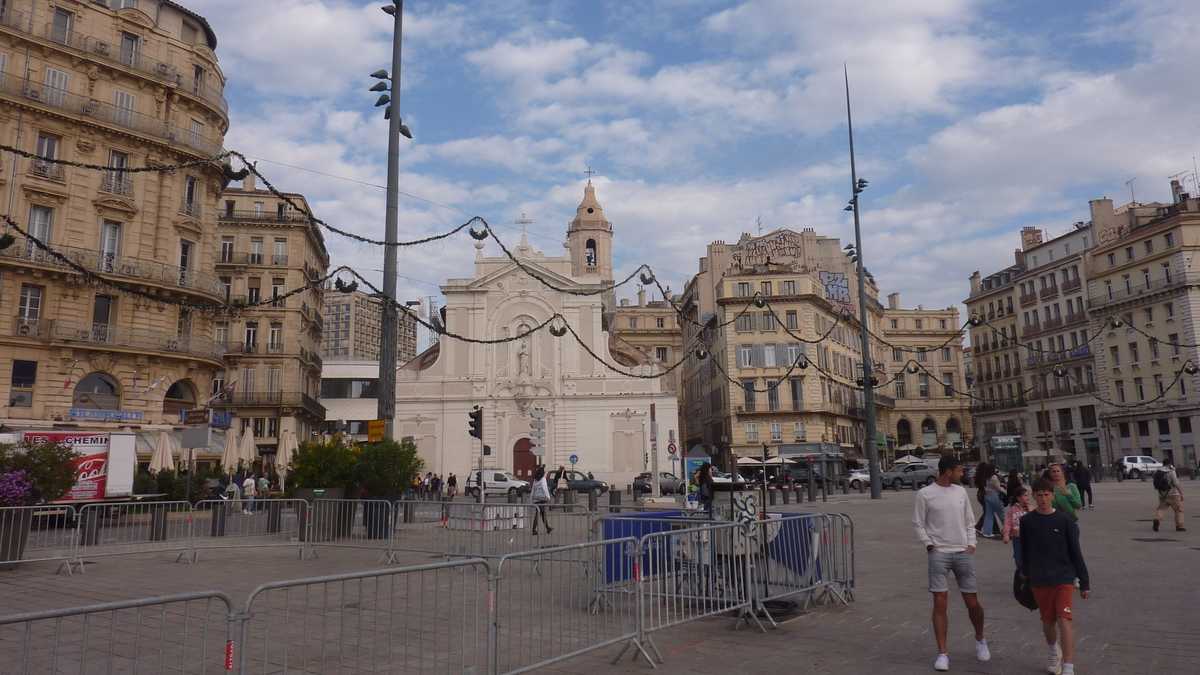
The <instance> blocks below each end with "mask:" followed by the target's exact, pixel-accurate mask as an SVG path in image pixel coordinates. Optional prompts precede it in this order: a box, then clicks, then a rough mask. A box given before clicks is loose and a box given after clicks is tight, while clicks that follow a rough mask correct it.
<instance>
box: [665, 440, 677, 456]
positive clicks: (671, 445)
mask: <svg viewBox="0 0 1200 675" xmlns="http://www.w3.org/2000/svg"><path fill="white" fill-rule="evenodd" d="M678 451H679V448H677V447H675V444H674V443H667V452H669V453H671V454H672V455H673V454H675V453H676V452H678Z"/></svg>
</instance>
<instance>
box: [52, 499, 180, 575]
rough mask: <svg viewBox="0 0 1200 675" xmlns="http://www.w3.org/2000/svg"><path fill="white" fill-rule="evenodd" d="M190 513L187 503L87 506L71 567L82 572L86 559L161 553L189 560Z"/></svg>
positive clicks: (78, 528) (126, 503) (84, 508)
mask: <svg viewBox="0 0 1200 675" xmlns="http://www.w3.org/2000/svg"><path fill="white" fill-rule="evenodd" d="M191 512H192V505H191V504H189V503H188V502H184V501H178V502H123V503H120V504H87V505H85V506H84V507H83V508H82V509H80V510H79V519H78V523H77V526H76V529H77V530H78V537H79V538H78V540H77V542H76V547H75V555H74V556H73V558H72V560H70V561H68V566H69V565H71V564H74V565H77V566H78V567H79V569H80V570H82V569H83V565H84V558H99V557H108V556H118V555H129V554H132V553H153V552H158V551H180V555H179V557H178V558H176V560H180V559H183V558H185V557H188V558H190V557H191V556H190V548H191V543H190V541H191Z"/></svg>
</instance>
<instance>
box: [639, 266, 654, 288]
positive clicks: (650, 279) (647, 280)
mask: <svg viewBox="0 0 1200 675" xmlns="http://www.w3.org/2000/svg"><path fill="white" fill-rule="evenodd" d="M639 278H640V279H641V280H642V284H643V285H646V286H649V285H650V284H652V283H654V272H651V271H650V270H645V271H643V272H642V274H641V276H640V277H639Z"/></svg>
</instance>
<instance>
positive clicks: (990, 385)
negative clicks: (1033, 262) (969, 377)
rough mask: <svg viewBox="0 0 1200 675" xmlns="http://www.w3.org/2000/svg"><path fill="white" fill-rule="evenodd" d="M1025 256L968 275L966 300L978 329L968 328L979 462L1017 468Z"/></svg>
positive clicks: (1022, 411) (1021, 427)
mask: <svg viewBox="0 0 1200 675" xmlns="http://www.w3.org/2000/svg"><path fill="white" fill-rule="evenodd" d="M1024 271H1025V270H1024V258H1023V256H1022V255H1021V251H1020V250H1018V251H1017V253H1016V264H1014V265H1011V266H1009V267H1006V268H1004V269H1002V270H1000V271H998V272H994V273H992V274H989V275H988V276H986V277H984V276H980V274H979V272H975V273H974V274H972V275H971V295H970V296H969V297H968V298H967V299H966V300H965V301H964V304H966V306H967V313H968V316H970V317H975V318H976V319H978V325H973V326H971V328H970V334H971V360H972V361H973V367H974V370H975V396H976V398H975V399H973V400H972V407H971V410H972V415H973V416H974V422H973V424H972V426H973V428H974V430H975V447H976V450H977V451H978V452H979V454H980V457H981V459H993V460H995V461H997V462H1000V463H1003V464H1004V465H1005V466H1010V465H1011V466H1019V465H1020V463H1021V453H1022V452H1023V447H1022V445H1021V444H1022V439H1023V437H1024V434H1025V421H1024V414H1025V403H1026V401H1027V398H1026V395H1025V394H1026V390H1025V383H1024V379H1023V377H1022V375H1021V371H1022V365H1023V361H1022V359H1023V358H1024V356H1025V354H1024V353H1023V350H1021V349H1020V348H1019V347H1018V345H1017V340H1018V338H1017V319H1018V314H1017V311H1016V309H1017V300H1018V298H1017V293H1018V291H1017V279H1018V278H1019V277H1020V276H1021V275H1022V274H1023V273H1024Z"/></svg>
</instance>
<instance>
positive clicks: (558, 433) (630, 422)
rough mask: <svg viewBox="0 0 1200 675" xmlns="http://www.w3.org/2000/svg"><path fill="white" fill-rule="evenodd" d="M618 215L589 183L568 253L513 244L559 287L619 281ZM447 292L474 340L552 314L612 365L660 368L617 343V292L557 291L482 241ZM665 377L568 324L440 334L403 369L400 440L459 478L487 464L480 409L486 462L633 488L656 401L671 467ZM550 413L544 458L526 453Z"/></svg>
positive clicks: (449, 310)
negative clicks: (487, 250)
mask: <svg viewBox="0 0 1200 675" xmlns="http://www.w3.org/2000/svg"><path fill="white" fill-rule="evenodd" d="M612 243H613V231H612V224H611V223H609V222H608V221H607V220H606V219H605V217H604V212H603V210H602V209H601V207H600V204H599V202H598V201H597V200H596V194H595V188H594V187H593V186H592V184H591V181H588V184H587V186H586V187H585V189H584V197H583V201H582V202H581V203H580V205H579V208H578V210H577V213H576V216H575V219H574V220H572V221H571V224H570V226H569V228H568V231H567V240H566V243H565V248H566V251H567V255H566V256H547V255H545V254H543V253H542V252H539V251H537V250H535V249H533V248H532V247H531V246H530V245H529V243H528V241H527V240H526V238H525V237H524V236H522V239H521V243H520V245H519V246H517V247H516V248H514V249H512V252H513V254H514V256H515V257H516V258H517V259H519V260H520V261H521V262H522V264H523V265H525V266H526V267H528V268H529V269H530V270H532V271H534V272H535V273H536V274H537V275H538V276H540V277H541V278H542V279H545V280H546V281H548V282H549V283H550V284H552V285H553V286H555V287H557V288H562V289H571V290H576V291H598V290H600V289H602V288H604V286H605V285H608V284H611V283H612V279H613V270H612ZM441 288H442V292H443V294H444V295H445V298H446V305H445V325H446V329H447V330H448V331H449V332H452V333H457V334H459V335H463V336H466V337H470V338H475V339H491V338H495V337H508V336H516V335H520V334H521V333H523V332H524V331H526V330H528V329H529V328H533V327H536V326H538V325H540V324H542V323H543V322H544V321H546V319H548V318H549V317H551V316H553V315H554V314H561V315H562V316H564V317H566V320H567V322H568V323H569V324H570V326H571V327H572V328H573V329H574V331H575V332H576V333H577V334H578V335H579V337H580V339H581V340H582V341H583V342H584V343H585V344H586V345H587V347H588V348H589V349H591V350H592V351H593V352H595V353H596V354H597V355H600V356H601V357H602V358H604V359H605V361H606V362H607V363H609V364H610V365H612V366H614V367H616V368H618V369H620V370H623V371H626V372H631V373H637V374H645V375H649V374H654V373H656V372H659V369H658V367H657V366H653V365H634V366H627V365H624V364H623V363H621V362H620V361H618V360H617V359H615V358H614V357H613V356H612V354H611V353H610V349H609V339H610V336H609V332H608V330H607V325H606V323H607V321H608V318H607V317H610V316H611V312H612V305H613V297H614V294H613V293H612V291H611V290H610V291H605V292H602V293H594V294H588V295H581V294H573V293H567V292H560V291H556V290H553V289H550V288H547V287H546V286H545V285H543V284H542V283H540V282H539V281H538V280H537V279H534V278H532V277H531V276H530V275H529V274H528V273H527V272H525V271H524V270H522V269H520V268H519V267H518V266H517V265H516V264H515V263H513V261H512V260H510V259H509V258H508V257H507V256H499V257H489V256H485V255H484V254H483V243H482V242H477V243H476V258H475V271H474V275H473V276H472V277H470V278H460V279H449V280H447V281H446V283H445V284H444V285H443V286H442V287H441ZM664 385H665V383H664V382H663V380H662V379H661V378H652V379H643V378H639V377H631V376H628V375H623V374H620V373H617V372H614V371H613V370H611V369H609V368H607V367H605V365H604V364H603V363H600V362H598V361H597V360H596V359H595V358H593V357H592V356H591V355H589V354H588V353H587V351H585V350H584V349H583V348H582V347H581V346H580V345H579V344H578V343H577V342H576V340H575V338H574V337H573V336H572V335H571V333H570V332H568V333H566V334H565V335H563V336H562V337H555V336H554V335H551V333H550V331H549V330H546V329H543V330H541V331H538V332H537V333H534V334H532V335H530V336H527V337H525V338H523V339H520V340H515V341H512V342H507V343H500V344H477V343H469V342H464V341H462V340H458V339H455V338H451V337H447V336H443V337H441V338H440V340H439V342H438V343H437V344H435V345H434V346H433V347H431V348H430V349H428V350H426V351H425V352H423V353H422V354H419V355H418V356H417V357H416V358H414V359H413V360H412V361H410V362H408V363H407V364H405V365H404V367H402V368H401V369H400V371H399V372H398V373H397V382H396V417H395V429H396V435H397V437H412V438H413V440H414V441H415V442H416V444H417V448H418V450H419V452H420V454H421V457H422V458H423V459H424V460H425V464H426V467H427V470H429V471H433V472H435V473H442V474H448V473H456V474H458V476H459V477H460V484H461V481H462V480H464V479H465V476H467V475H468V472H469V471H472V470H474V469H475V468H477V467H478V465H479V461H480V443H479V441H478V440H477V439H475V438H473V437H472V436H470V435H469V433H468V425H467V422H468V413H469V412H470V411H471V410H472V409H473V407H474V406H476V405H479V406H481V407H482V408H483V411H484V414H483V426H484V443H485V444H487V445H488V446H490V447H491V454H490V455H488V456H486V457H484V458H483V465H484V467H486V468H498V469H505V470H508V471H511V472H512V473H514V474H515V475H516V476H517V477H519V478H525V479H527V478H528V476H529V474H530V472H531V471H532V469H533V467H534V466H535V465H536V464H538V463H544V464H546V465H547V466H548V467H557V466H559V465H563V466H566V467H568V468H571V462H570V458H571V457H572V456H575V457H576V458H577V463H576V464H575V468H576V469H577V470H579V471H583V472H591V473H593V474H595V476H596V478H599V479H602V480H608V481H609V482H610V483H612V484H614V485H615V486H617V487H624V486H625V485H626V484H628V483H629V482H631V481H632V479H633V477H634V476H635V475H637V474H638V473H640V472H642V471H648V470H650V462H651V460H650V457H649V453H650V448H651V419H650V417H651V406H652V405H653V406H654V408H655V415H654V416H655V419H656V420H657V426H658V430H657V439H658V443H657V447H658V456H659V470H661V471H669V470H671V462H670V459H669V455H668V452H667V448H668V444H669V443H670V442H671V441H673V440H674V442H675V443H676V444H678V442H679V441H678V440H677V439H678V429H676V428H675V427H676V425H677V420H678V404H677V402H676V398H675V395H674V394H673V393H669V392H666V391H665V386H664ZM535 408H541V409H544V410H545V411H546V413H547V414H546V432H545V447H544V449H543V451H544V455H543V456H541V457H536V456H535V455H534V454H533V453H531V452H530V451H529V445H530V441H529V438H530V426H529V425H530V414H529V413H530V411H531V410H533V409H535Z"/></svg>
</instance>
